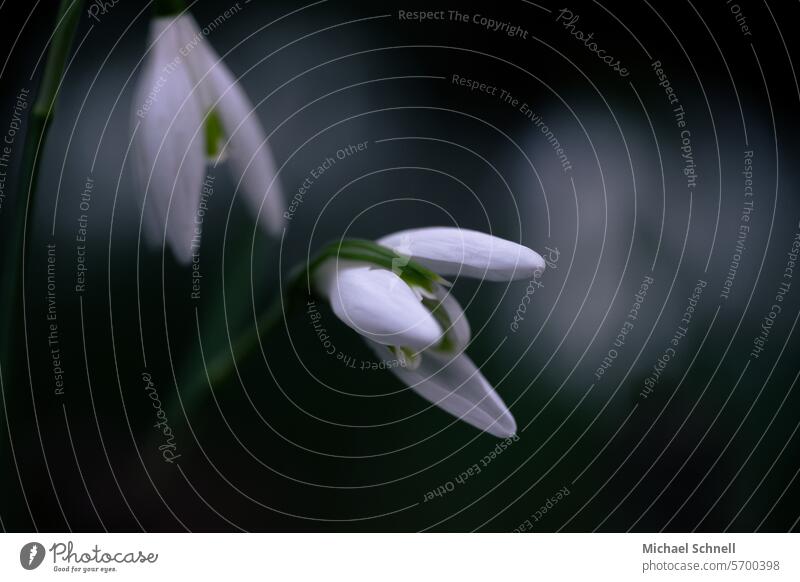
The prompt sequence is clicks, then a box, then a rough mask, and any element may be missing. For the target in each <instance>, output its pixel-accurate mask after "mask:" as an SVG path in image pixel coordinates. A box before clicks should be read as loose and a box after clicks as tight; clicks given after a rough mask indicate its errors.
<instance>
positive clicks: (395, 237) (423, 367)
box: [313, 227, 545, 438]
mask: <svg viewBox="0 0 800 582" xmlns="http://www.w3.org/2000/svg"><path fill="white" fill-rule="evenodd" d="M377 243H378V245H379V246H377V247H376V248H383V249H384V250H386V251H391V254H392V255H393V256H394V257H396V258H394V259H391V258H390V259H389V263H388V264H389V265H391V268H387V266H386V263H385V262H384V261H376V262H373V261H370V260H353V259H352V258H350V257H351V256H352V255H346V256H347V257H348V258H344V259H343V258H341V256H333V257H329V258H327V259H326V260H325V261H324V262H322V263H321V264H320V265H319V266H318V267H316V269H314V274H313V276H314V283H315V286H316V288H317V290H318V292H319V293H320V294H322V295H323V296H325V297H326V298H327V299H328V301H330V304H331V307H332V309H333V311H334V313H335V314H336V316H337V317H339V319H341V320H342V321H343V322H344V323H345V324H347V325H348V326H349V327H351V328H353V329H354V330H356V331H357V332H358V333H359V334H361V335H362V336H363V337H364V338H365V339H366V341H367V343H368V344H369V346H370V347H371V348H372V349H373V350H374V351H375V353H376V354H377V355H378V356H379V357H381V358H385V357H386V356H391V357H394V358H397V360H398V361H399V362H400V363H401V365H400V366H397V367H393V368H392V372H393V373H394V374H395V375H397V376H398V377H399V378H400V379H401V380H402V381H403V382H404V383H405V384H407V385H408V386H409V387H411V388H412V389H413V390H414V391H415V392H417V393H418V394H420V395H421V396H422V397H424V398H426V399H427V400H429V401H430V402H432V403H433V404H435V405H437V406H439V407H440V408H442V409H444V410H445V411H447V412H449V413H450V414H452V415H454V416H456V417H458V418H460V419H461V420H464V421H466V422H468V423H469V424H471V425H473V426H475V427H477V428H479V429H481V430H483V431H486V432H489V433H490V434H492V435H495V436H497V437H503V438H504V437H508V436H511V435H514V434H515V433H516V430H517V425H516V422H515V421H514V417H513V416H512V414H511V412H510V411H509V410H508V407H507V406H506V405H505V404H504V403H503V401H502V399H501V398H500V397H499V396H498V395H497V393H496V392H495V391H494V389H493V388H492V386H491V385H490V384H489V382H488V381H487V380H486V378H485V377H484V376H483V374H482V373H481V371H480V370H479V369H478V368H477V367H476V366H475V364H474V363H473V362H472V360H471V359H470V358H469V357H468V356H467V355H466V354H465V353H464V349H465V348H466V347H467V345H468V344H469V341H470V338H471V332H470V327H469V323H468V321H467V318H466V316H465V314H464V310H463V309H462V308H461V306H460V305H459V303H458V301H456V299H455V298H454V297H453V296H452V294H451V293H450V291H449V283H447V281H445V280H444V279H443V278H442V277H441V276H455V277H457V276H459V275H464V276H468V277H476V278H481V279H487V280H491V281H512V280H516V279H530V278H531V277H532V276H533V275H534V273H536V272H541V271H543V270H544V268H545V261H544V259H543V258H542V257H541V256H539V254H537V253H536V252H534V251H532V250H531V249H528V248H526V247H523V246H521V245H518V244H516V243H513V242H510V241H507V240H503V239H500V238H497V237H494V236H491V235H488V234H484V233H480V232H476V231H472V230H465V229H459V228H438V227H437V228H421V229H414V230H407V231H402V232H398V233H394V234H390V235H388V236H385V237H383V238H381V239H380V240H378V241H377ZM398 259H400V260H398ZM420 267H421V269H420ZM407 270H409V271H410V270H414V273H413V276H410V275H408V274H407ZM420 272H423V273H428V274H429V275H428V276H427V278H422V279H421V278H420V276H419V273H420Z"/></svg>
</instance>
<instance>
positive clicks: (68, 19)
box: [0, 0, 84, 382]
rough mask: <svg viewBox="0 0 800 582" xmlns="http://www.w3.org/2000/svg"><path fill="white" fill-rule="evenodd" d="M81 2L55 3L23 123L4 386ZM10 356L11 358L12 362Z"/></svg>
mask: <svg viewBox="0 0 800 582" xmlns="http://www.w3.org/2000/svg"><path fill="white" fill-rule="evenodd" d="M83 5H84V0H61V5H60V6H59V9H58V16H57V18H56V22H57V23H60V25H59V26H58V28H57V29H56V31H55V33H54V34H53V39H52V42H51V44H50V49H49V50H48V53H47V61H46V62H45V67H44V72H43V73H42V79H41V84H40V86H39V92H38V95H37V98H36V102H35V103H34V104H33V108H32V109H31V113H30V116H29V118H28V127H27V132H26V138H25V143H24V145H23V149H22V159H21V162H20V167H19V181H18V186H17V199H16V206H15V207H14V208H15V214H14V216H13V217H12V221H13V222H12V224H11V227H10V229H9V230H10V234H9V236H8V238H6V240H7V241H8V243H7V245H6V247H5V249H4V253H3V255H4V256H3V273H2V283H0V309H2V310H3V311H2V316H0V321H2V322H3V328H4V329H3V331H2V333H0V358H2V360H1V361H2V364H3V372H4V376H5V378H4V380H5V379H9V380H11V381H12V382H13V379H12V378H13V370H12V366H13V365H14V364H16V363H18V361H19V360H21V359H22V358H21V356H20V355H19V354H18V353H16V352H17V351H18V350H19V351H21V349H20V348H21V344H22V337H21V335H20V334H19V328H20V325H21V319H22V305H21V298H22V264H23V261H22V259H23V254H24V253H25V250H26V248H25V245H26V238H27V234H26V230H25V229H26V224H31V217H32V216H33V209H34V207H35V206H36V205H35V203H34V201H35V194H36V184H37V182H38V177H39V168H40V163H41V159H42V152H43V151H44V145H45V142H46V141H47V134H48V131H49V129H50V124H51V123H52V121H53V115H54V113H55V105H56V99H57V98H58V89H59V86H60V84H61V79H62V77H63V75H64V68H65V66H66V63H67V57H68V56H69V53H70V48H71V47H72V42H73V40H74V38H75V32H76V31H77V29H78V23H79V21H80V17H81V13H82V12H83ZM15 355H16V357H15Z"/></svg>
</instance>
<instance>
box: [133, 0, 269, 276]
mask: <svg viewBox="0 0 800 582" xmlns="http://www.w3.org/2000/svg"><path fill="white" fill-rule="evenodd" d="M149 47H150V52H149V55H148V56H147V59H146V60H145V63H144V66H143V69H142V72H141V74H140V76H139V80H138V83H137V86H136V89H135V97H134V110H133V129H134V130H135V133H134V136H133V143H132V158H133V166H134V174H135V177H136V178H137V180H138V182H139V186H140V188H141V191H142V192H145V191H146V192H147V195H146V203H145V205H144V210H143V212H144V217H143V221H144V231H145V237H146V238H147V239H148V240H149V241H150V242H153V243H156V244H160V243H161V241H162V239H163V238H164V236H165V234H166V242H167V244H169V246H170V247H171V249H172V252H173V254H174V255H175V257H176V258H177V259H178V260H179V261H180V262H183V263H187V262H189V260H190V259H191V257H192V253H193V247H195V248H196V246H197V245H198V244H199V234H200V231H199V225H200V223H201V221H202V214H198V210H199V209H200V207H201V199H202V197H203V195H204V193H205V197H206V198H207V197H209V196H210V187H209V185H208V184H206V164H207V162H208V161H209V160H222V159H225V160H227V163H228V164H229V167H230V169H231V171H232V173H233V176H234V178H235V179H236V181H237V182H239V183H240V187H241V190H242V193H243V195H244V198H245V200H246V202H247V203H248V204H249V206H250V207H251V209H252V210H253V211H255V212H256V213H258V214H259V218H260V221H261V223H262V225H263V226H264V227H265V228H266V229H267V231H268V232H270V233H271V234H273V235H277V234H279V233H280V231H281V228H282V227H283V216H282V212H283V195H282V193H281V192H280V190H279V188H278V186H277V183H276V184H274V185H273V186H272V188H271V189H270V190H269V192H268V191H267V189H268V188H269V187H270V184H271V182H272V181H273V179H274V178H275V163H274V161H273V159H272V156H271V154H270V152H269V150H268V148H267V146H266V144H265V134H264V130H263V128H262V126H261V123H260V122H259V120H258V117H257V116H256V114H255V112H254V110H253V105H252V103H251V102H250V100H249V99H248V97H247V95H246V94H245V92H244V91H243V90H242V88H241V87H240V86H239V84H238V83H237V82H236V79H235V77H234V75H233V74H232V73H231V71H230V70H229V69H228V68H227V67H226V66H225V64H224V63H223V62H222V61H221V60H220V58H219V56H218V55H217V53H216V52H215V51H214V49H213V48H212V47H211V46H210V45H209V43H208V42H207V40H206V38H205V35H204V33H203V31H201V30H200V29H199V27H198V26H197V22H195V20H194V18H193V17H192V16H191V15H190V14H189V13H188V12H182V13H180V14H178V15H169V16H156V17H155V18H154V19H153V20H152V22H151V25H150V41H149ZM137 126H138V127H137ZM262 202H263V206H264V208H263V209H262V208H261V206H262ZM193 238H194V241H193Z"/></svg>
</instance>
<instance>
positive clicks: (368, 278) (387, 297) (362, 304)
mask: <svg viewBox="0 0 800 582" xmlns="http://www.w3.org/2000/svg"><path fill="white" fill-rule="evenodd" d="M336 262H337V261H336V260H335V259H331V260H329V261H327V263H326V264H325V265H322V266H321V267H320V268H319V269H318V273H317V274H316V275H315V279H316V284H317V287H318V288H319V289H320V291H321V292H322V293H323V294H324V295H326V296H327V297H328V300H329V301H330V303H331V307H332V309H333V312H334V313H335V314H336V316H337V317H338V318H339V319H341V320H342V321H343V322H344V323H345V324H346V325H348V326H350V327H351V328H353V329H354V330H355V331H357V332H358V333H359V334H361V335H362V336H364V337H366V338H368V339H371V340H372V341H375V342H377V343H380V344H385V345H391V346H399V347H408V348H412V349H415V350H423V349H426V348H428V347H431V346H434V345H436V344H438V343H439V341H440V339H441V334H442V329H441V327H440V326H439V324H438V323H437V322H436V320H435V319H434V318H433V316H432V315H431V313H430V311H428V310H427V309H426V308H425V307H424V306H423V305H422V303H420V301H419V299H418V298H417V296H416V295H415V294H414V292H413V291H412V290H411V288H410V287H409V286H408V285H407V284H406V283H405V282H404V281H403V280H402V279H401V278H400V277H398V276H397V275H395V274H394V273H392V272H391V271H389V270H387V269H382V268H374V267H372V266H369V265H365V264H359V263H355V264H354V263H352V262H340V264H339V265H336Z"/></svg>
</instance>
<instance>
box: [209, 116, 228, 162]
mask: <svg viewBox="0 0 800 582" xmlns="http://www.w3.org/2000/svg"><path fill="white" fill-rule="evenodd" d="M204 129H205V138H206V157H208V158H209V159H213V160H219V159H222V158H224V157H225V156H224V152H223V151H222V150H223V148H224V147H225V127H224V126H223V125H222V119H221V118H220V116H219V113H217V110H216V109H212V110H211V111H209V112H208V115H207V116H206V122H205V128H204Z"/></svg>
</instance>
